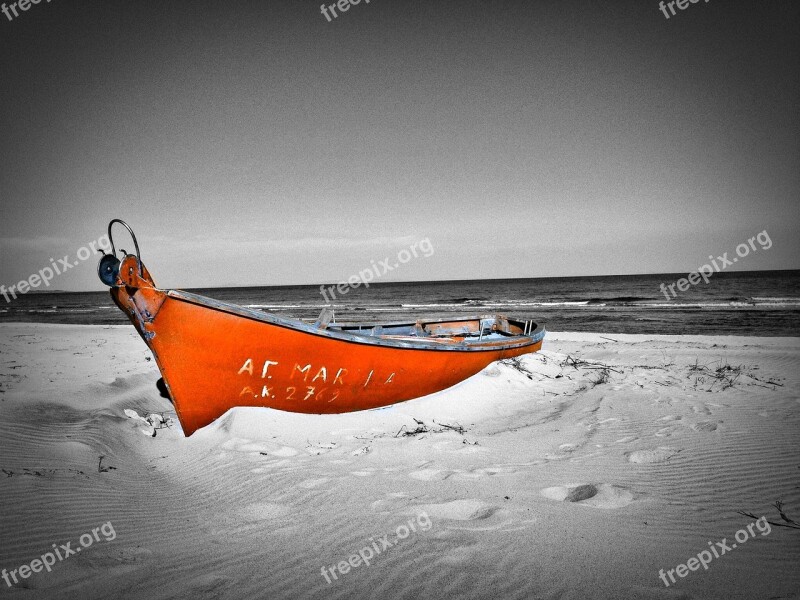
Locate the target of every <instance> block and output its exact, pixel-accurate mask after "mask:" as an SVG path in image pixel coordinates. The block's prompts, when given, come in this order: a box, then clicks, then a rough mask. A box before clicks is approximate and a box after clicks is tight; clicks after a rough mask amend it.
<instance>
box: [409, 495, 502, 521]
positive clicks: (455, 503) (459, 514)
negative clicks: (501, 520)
mask: <svg viewBox="0 0 800 600" xmlns="http://www.w3.org/2000/svg"><path fill="white" fill-rule="evenodd" d="M497 509H498V507H497V506H492V505H491V504H487V503H485V502H483V501H481V500H478V499H467V500H452V501H451V502H443V503H441V504H423V505H420V506H414V507H413V508H410V509H409V510H408V511H406V512H405V514H410V515H418V514H420V513H423V512H424V513H427V515H428V516H429V517H430V518H431V519H433V520H437V519H439V520H445V519H448V520H451V521H476V520H480V519H488V518H489V517H491V516H492V515H493V514H494V513H495V511H496V510H497Z"/></svg>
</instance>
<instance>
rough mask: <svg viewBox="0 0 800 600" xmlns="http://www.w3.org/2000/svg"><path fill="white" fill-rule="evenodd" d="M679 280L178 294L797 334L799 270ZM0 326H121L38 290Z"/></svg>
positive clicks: (584, 324) (317, 307) (608, 326)
mask: <svg viewBox="0 0 800 600" xmlns="http://www.w3.org/2000/svg"><path fill="white" fill-rule="evenodd" d="M684 277H686V274H685V273H658V274H647V275H605V276H573V277H542V278H517V279H479V280H446V281H408V282H379V283H370V284H369V286H366V285H363V284H362V285H359V286H357V287H351V286H347V287H346V288H343V289H344V290H345V292H344V293H340V292H339V291H338V290H337V289H336V288H335V287H334V288H331V286H333V285H335V284H331V283H327V284H313V285H312V284H308V285H274V286H240V287H209V288H185V289H187V291H192V292H194V293H199V294H202V295H205V296H209V297H211V298H215V299H217V300H221V301H223V302H230V303H233V304H238V305H242V306H246V307H248V308H253V309H257V310H264V311H268V312H273V313H276V314H279V315H281V316H285V317H291V318H297V319H306V320H313V319H315V318H316V317H317V315H318V314H319V312H320V311H321V310H322V309H323V308H326V307H328V308H332V309H333V311H334V314H335V319H336V320H337V321H340V322H356V323H360V322H367V321H409V320H410V321H414V320H416V319H420V318H447V317H450V316H464V315H468V314H488V313H501V314H505V315H507V316H510V317H520V318H532V319H534V320H536V321H537V322H540V323H543V324H544V325H545V326H546V327H547V328H548V329H549V330H551V331H591V332H605V333H657V334H708V335H764V336H798V335H800V270H780V271H742V272H730V273H726V272H721V273H716V274H714V275H712V276H711V277H710V278H709V281H708V283H704V282H703V280H700V281H699V283H698V284H696V285H689V287H688V289H685V291H679V290H678V288H677V287H673V290H674V296H673V295H672V294H670V292H669V291H667V292H666V294H665V289H666V290H668V287H669V285H670V284H673V286H674V284H675V283H676V282H677V281H678V280H679V279H681V278H684ZM662 284H663V285H664V287H663V288H662ZM322 286H325V294H324V295H323V293H322V289H321V288H322ZM100 287H101V286H100V284H99V283H98V288H100ZM682 287H685V285H684V286H682ZM667 296H669V297H667ZM0 322H36V323H62V324H95V325H97V324H122V323H126V322H127V319H126V317H125V316H124V315H123V314H122V312H121V311H119V310H118V309H117V307H116V306H114V304H113V302H112V301H111V298H110V296H109V294H108V292H107V291H105V290H102V289H98V291H92V292H63V291H53V290H47V291H44V292H37V293H29V294H26V295H22V296H18V297H17V299H15V300H12V301H11V302H6V303H5V304H0Z"/></svg>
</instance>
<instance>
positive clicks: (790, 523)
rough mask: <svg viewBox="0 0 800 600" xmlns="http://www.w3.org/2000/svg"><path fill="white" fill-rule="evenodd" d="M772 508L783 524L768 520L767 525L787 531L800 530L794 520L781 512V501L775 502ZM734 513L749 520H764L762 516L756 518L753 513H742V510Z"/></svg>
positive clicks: (799, 525) (798, 524) (799, 526)
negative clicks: (786, 529)
mask: <svg viewBox="0 0 800 600" xmlns="http://www.w3.org/2000/svg"><path fill="white" fill-rule="evenodd" d="M772 506H774V507H775V508H776V509H777V511H778V514H779V515H780V517H781V519H782V521H783V523H781V522H778V521H770V520H767V523H769V524H770V525H775V526H776V527H787V528H789V529H800V523H798V522H797V521H795V520H794V519H791V518H789V516H788V515H787V514H786V513H785V512H784V511H783V501H782V500H776V501H775V504H773V505H772ZM736 512H737V513H738V514H740V515H742V516H745V517H749V518H751V519H755V520H758V519H763V518H764V517H763V516H762V517H757V516H756V515H754V514H753V513H751V512H747V511H744V510H737V511H736Z"/></svg>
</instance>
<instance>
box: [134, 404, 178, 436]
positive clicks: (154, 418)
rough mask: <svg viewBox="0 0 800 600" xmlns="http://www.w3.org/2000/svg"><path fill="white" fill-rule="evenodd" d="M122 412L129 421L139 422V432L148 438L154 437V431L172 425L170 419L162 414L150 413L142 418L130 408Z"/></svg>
mask: <svg viewBox="0 0 800 600" xmlns="http://www.w3.org/2000/svg"><path fill="white" fill-rule="evenodd" d="M123 412H124V413H125V416H126V417H128V418H129V419H132V420H134V421H138V422H141V423H142V425H140V426H139V431H140V432H141V433H143V434H144V435H146V436H149V437H156V431H158V430H159V429H164V428H165V427H170V425H172V419H171V418H170V417H165V416H164V414H163V413H150V414H148V415H147V416H146V417H143V416H141V415H140V414H139V413H137V412H136V411H135V410H133V409H131V408H126V409H125V410H124V411H123Z"/></svg>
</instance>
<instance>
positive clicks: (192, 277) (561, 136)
mask: <svg viewBox="0 0 800 600" xmlns="http://www.w3.org/2000/svg"><path fill="white" fill-rule="evenodd" d="M6 2H7V3H8V0H6ZM329 3H332V2H329ZM12 17H13V14H12ZM799 17H800V4H798V3H797V2H793V1H790V0H771V1H770V2H757V1H753V2H745V1H742V2H737V3H736V4H735V6H734V5H733V3H731V2H722V1H721V0H711V1H710V2H702V1H701V2H698V3H696V4H689V5H688V8H686V9H685V10H683V11H678V13H677V14H676V15H675V16H672V17H671V18H669V19H666V18H665V17H664V15H663V14H662V12H661V11H660V10H659V5H658V2H656V1H654V0H647V1H644V0H636V1H630V2H625V1H620V2H616V1H615V2H585V1H583V2H578V1H569V0H567V1H564V0H560V1H552V2H536V1H528V2H492V1H484V2H474V1H465V0H453V1H434V0H430V1H427V2H402V1H398V0H372V1H371V2H370V3H369V4H366V0H362V2H361V3H360V4H358V5H355V6H352V7H351V8H350V9H349V10H348V11H347V12H346V13H342V14H340V15H339V16H338V17H337V18H336V19H334V20H333V21H332V22H328V20H327V19H326V18H325V17H324V16H323V15H322V14H321V12H320V2H319V0H317V1H310V0H285V1H282V2H263V1H262V2H255V1H252V2H227V3H220V2H198V1H192V2H180V1H172V0H171V1H169V2H167V1H163V0H161V1H159V2H149V1H148V2H144V1H143V2H137V1H128V2H125V3H122V2H103V3H101V2H99V1H98V0H94V1H86V2H81V3H77V2H74V1H70V0H54V1H53V2H50V3H47V2H45V1H43V2H41V3H39V4H36V5H31V6H30V8H29V9H28V10H27V11H26V12H19V15H18V16H17V17H15V18H13V20H11V21H9V20H8V18H7V17H5V16H4V15H3V14H0V52H1V56H2V59H1V60H0V106H2V111H0V153H2V155H1V156H0V158H2V169H1V170H0V203H1V206H2V208H1V209H0V210H2V213H0V283H3V284H6V285H11V284H13V283H15V282H16V281H19V280H20V279H23V278H27V277H28V276H29V275H30V274H31V273H34V272H36V271H38V270H39V269H41V268H42V267H45V266H48V265H49V264H50V258H51V257H54V258H56V259H58V258H60V257H62V256H64V255H70V256H71V257H73V260H74V257H75V255H76V252H77V251H78V249H79V248H80V247H81V246H83V245H85V244H86V243H87V242H90V241H93V240H97V239H98V238H99V237H100V236H101V235H102V234H103V233H104V232H105V228H106V225H107V223H108V221H109V220H110V219H111V218H113V217H120V218H123V219H125V220H127V221H128V222H129V223H130V224H131V225H132V226H133V227H134V229H135V231H136V232H137V234H138V237H139V243H140V246H141V247H142V252H143V258H144V260H145V263H146V264H147V265H148V267H149V268H150V269H151V270H152V271H153V274H154V276H155V277H156V281H157V283H159V284H161V285H164V286H169V287H193V286H215V285H270V284H306V283H321V282H330V281H337V280H340V279H344V278H346V277H347V276H349V275H351V274H354V273H357V272H358V271H359V270H361V269H364V268H366V267H369V266H370V264H371V261H373V260H375V261H379V260H381V259H383V258H384V257H388V256H396V255H397V252H398V251H399V250H401V249H403V248H408V247H409V246H410V245H412V244H413V243H415V242H418V241H419V240H422V239H425V238H427V239H429V240H430V243H431V245H432V246H433V248H434V249H435V252H434V254H433V255H432V256H430V257H428V258H419V259H415V260H412V261H410V262H408V263H407V264H405V265H402V266H401V267H400V268H398V269H396V270H394V271H393V272H392V273H391V274H389V275H387V276H386V277H385V279H384V280H385V281H390V280H394V281H398V280H427V279H462V278H469V279H472V278H475V279H477V278H493V277H539V276H562V275H563V276H567V275H604V274H619V273H658V272H681V271H685V272H688V271H690V270H693V269H696V268H697V267H698V266H700V265H701V264H703V263H704V262H707V261H708V256H709V255H714V256H717V255H721V254H722V253H723V252H726V251H727V252H729V253H730V252H732V251H733V250H734V248H735V247H736V245H737V244H739V243H742V242H746V241H747V239H748V238H750V237H752V236H755V235H756V234H758V233H759V232H761V231H764V230H766V231H767V232H768V234H769V237H770V239H771V241H772V247H771V248H770V249H769V250H763V251H759V252H754V253H751V254H750V255H749V256H748V257H747V258H743V259H740V261H739V263H737V265H735V266H734V267H733V268H731V269H730V270H733V269H747V270H758V269H787V268H800V260H798V256H800V252H798V250H800V242H799V241H798V225H797V224H798V222H800V218H799V217H800V203H798V199H799V196H800V194H799V193H798V192H800V168H799V167H800V143H799V138H800V128H799V127H798V125H799V123H798V121H800V111H799V110H798V100H800V82H799V81H798V76H797V73H798V67H799V66H800V60H799V59H800V53H799V51H798V46H799V44H798V36H797V31H798V30H799V29H800V27H799V26H800V18H799ZM118 236H119V240H118V246H122V247H123V248H126V249H128V250H132V244H130V243H129V242H127V241H126V240H125V238H124V236H123V234H122V230H120V231H119V234H118ZM98 256H99V255H98ZM95 265H96V259H95V257H92V258H91V259H90V260H87V261H85V262H83V263H82V264H81V265H80V266H78V267H77V268H74V269H72V270H70V271H68V272H67V273H65V274H64V275H63V276H62V277H60V278H59V279H57V280H56V281H54V282H53V285H52V287H55V288H59V289H70V290H81V289H85V290H89V289H102V286H101V284H100V282H99V281H97V279H96V277H95V272H94V269H95Z"/></svg>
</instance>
